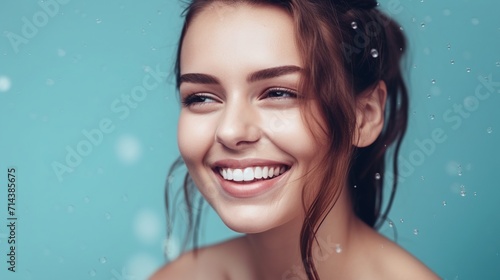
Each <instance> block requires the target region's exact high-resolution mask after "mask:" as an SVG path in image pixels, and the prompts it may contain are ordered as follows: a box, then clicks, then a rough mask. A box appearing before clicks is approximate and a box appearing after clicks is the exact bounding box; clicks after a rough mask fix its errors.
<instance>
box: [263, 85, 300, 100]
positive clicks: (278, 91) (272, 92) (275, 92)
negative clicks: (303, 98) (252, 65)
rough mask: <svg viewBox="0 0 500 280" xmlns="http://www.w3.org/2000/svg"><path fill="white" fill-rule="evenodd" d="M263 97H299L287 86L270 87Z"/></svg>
mask: <svg viewBox="0 0 500 280" xmlns="http://www.w3.org/2000/svg"><path fill="white" fill-rule="evenodd" d="M263 98H272V99H287V98H297V93H296V92H295V91H293V90H291V89H287V88H270V89H268V90H266V91H265V92H264V96H263Z"/></svg>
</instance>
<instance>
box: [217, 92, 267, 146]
mask: <svg viewBox="0 0 500 280" xmlns="http://www.w3.org/2000/svg"><path fill="white" fill-rule="evenodd" d="M233 101H234V102H231V103H229V102H228V103H226V106H225V108H224V111H223V112H222V115H221V118H220V121H219V124H218V126H217V130H216V132H215V141H216V142H218V143H220V144H222V145H223V146H225V147H226V148H229V149H231V150H242V149H246V148H247V147H249V146H251V145H252V144H255V143H256V142H257V141H259V139H260V137H261V129H260V125H259V122H260V118H259V114H258V109H257V108H254V106H252V104H250V102H243V101H241V100H238V101H236V100H233Z"/></svg>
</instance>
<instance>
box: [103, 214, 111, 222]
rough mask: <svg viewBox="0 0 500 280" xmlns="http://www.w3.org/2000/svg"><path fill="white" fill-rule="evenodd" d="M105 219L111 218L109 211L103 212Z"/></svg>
mask: <svg viewBox="0 0 500 280" xmlns="http://www.w3.org/2000/svg"><path fill="white" fill-rule="evenodd" d="M104 217H105V218H106V220H111V214H110V213H109V212H106V213H104Z"/></svg>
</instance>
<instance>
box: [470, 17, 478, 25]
mask: <svg viewBox="0 0 500 280" xmlns="http://www.w3.org/2000/svg"><path fill="white" fill-rule="evenodd" d="M470 22H471V23H472V25H478V24H479V19H477V18H473V19H471V20H470Z"/></svg>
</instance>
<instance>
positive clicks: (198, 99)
mask: <svg viewBox="0 0 500 280" xmlns="http://www.w3.org/2000/svg"><path fill="white" fill-rule="evenodd" d="M213 102H216V101H215V99H213V98H212V97H210V96H208V95H206V94H202V93H194V94H191V95H188V96H186V97H185V98H184V99H183V100H182V105H183V106H184V107H191V106H194V105H203V104H205V103H213Z"/></svg>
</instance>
